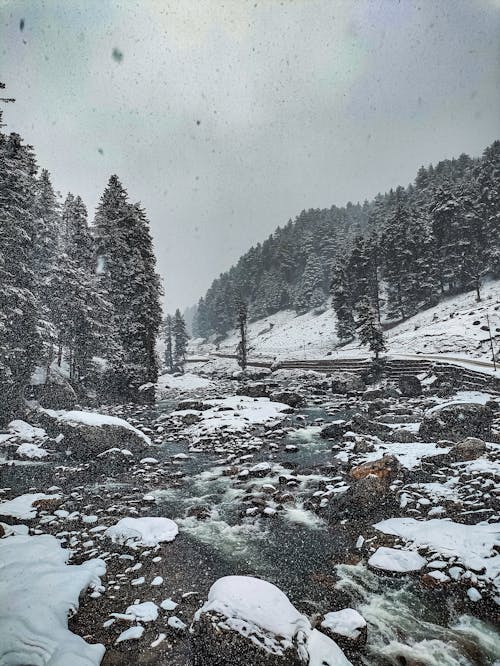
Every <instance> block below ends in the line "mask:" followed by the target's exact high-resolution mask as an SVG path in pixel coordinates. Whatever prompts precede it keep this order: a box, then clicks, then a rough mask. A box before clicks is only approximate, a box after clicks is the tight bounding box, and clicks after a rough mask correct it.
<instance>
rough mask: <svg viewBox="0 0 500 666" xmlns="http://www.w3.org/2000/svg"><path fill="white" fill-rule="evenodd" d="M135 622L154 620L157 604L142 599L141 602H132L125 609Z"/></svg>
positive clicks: (156, 615) (156, 613) (156, 614)
mask: <svg viewBox="0 0 500 666" xmlns="http://www.w3.org/2000/svg"><path fill="white" fill-rule="evenodd" d="M125 614H126V615H131V616H132V617H133V618H134V620H136V621H137V622H154V621H155V620H156V619H157V617H158V606H157V605H156V604H155V603H153V602H152V601H143V602H142V604H133V605H132V606H129V607H128V608H127V610H126V611H125Z"/></svg>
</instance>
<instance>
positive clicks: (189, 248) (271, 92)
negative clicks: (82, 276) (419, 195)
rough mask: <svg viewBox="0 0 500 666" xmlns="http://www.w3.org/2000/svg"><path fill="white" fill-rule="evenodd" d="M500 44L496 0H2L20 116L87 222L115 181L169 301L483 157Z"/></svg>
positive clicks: (15, 121) (499, 74) (191, 296)
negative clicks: (298, 226) (294, 228)
mask: <svg viewBox="0 0 500 666" xmlns="http://www.w3.org/2000/svg"><path fill="white" fill-rule="evenodd" d="M21 19H24V29H23V30H22V31H21V30H20V20H21ZM499 45H500V1H499V0H420V1H417V0H400V1H399V2H398V1H397V0H367V1H362V0H360V1H356V2H355V1H354V0H349V1H345V2H343V1H339V0H316V1H315V0H288V1H287V0H283V1H274V0H252V1H251V2H245V1H244V0H226V1H225V2H219V1H218V0H176V1H175V2H173V1H168V0H138V1H132V0H113V1H112V2H111V1H110V0H36V1H35V0H0V78H1V79H2V80H3V81H5V82H6V83H7V84H8V89H7V92H8V93H9V94H11V95H13V96H15V97H16V98H17V102H16V104H15V105H14V106H9V107H8V108H7V109H6V113H5V118H4V120H5V121H6V122H7V128H8V129H9V130H16V131H19V132H20V133H21V134H22V135H23V136H24V138H25V139H26V140H27V141H28V142H29V143H32V144H33V145H34V146H35V149H36V153H37V156H38V159H39V163H40V165H41V166H43V167H45V168H47V169H49V171H50V172H51V174H52V179H53V182H54V185H55V187H56V188H57V189H58V190H60V191H61V192H62V193H63V194H65V193H66V192H67V191H68V190H70V191H72V192H74V193H75V194H80V195H81V196H82V197H83V199H84V200H85V202H86V204H87V206H88V208H89V213H90V216H91V218H92V217H93V214H94V209H95V206H96V203H97V201H98V198H99V196H100V194H101V193H102V190H103V189H104V187H105V185H106V182H107V179H108V177H109V175H110V174H112V173H117V174H118V175H119V176H120V178H121V180H122V182H123V184H124V185H125V187H127V189H128V191H129V194H130V197H131V199H132V200H140V201H141V202H142V204H143V205H144V206H145V208H146V210H147V212H148V215H149V218H150V220H151V226H152V231H153V235H154V238H155V244H156V251H157V257H158V267H159V270H160V272H161V274H162V276H163V277H164V280H165V291H166V303H167V306H168V308H169V309H173V308H174V307H176V306H180V307H184V306H187V305H190V304H192V303H193V302H195V301H196V300H197V299H198V297H199V296H200V295H202V294H203V293H204V292H205V290H206V289H207V287H208V286H209V284H210V282H211V281H212V279H213V278H214V277H217V276H218V274H219V273H220V272H221V271H223V270H226V269H227V268H229V266H230V265H231V264H232V263H234V262H235V261H236V260H237V259H238V257H239V256H240V255H241V254H242V253H243V252H245V251H246V250H247V249H248V248H249V247H250V246H251V245H252V244H255V243H257V242H258V241H262V240H264V238H266V237H267V236H268V235H269V233H271V232H272V231H273V230H274V229H275V228H276V227H277V226H278V225H283V224H285V223H286V222H287V221H288V219H289V218H290V217H292V218H293V217H295V215H296V214H298V213H299V212H300V211H301V210H302V209H303V208H317V207H329V206H331V205H332V204H337V205H343V204H345V203H346V202H347V201H349V200H352V201H358V200H361V201H362V200H363V199H365V198H371V197H373V196H374V195H375V194H376V193H377V192H379V191H385V190H387V189H389V188H390V187H391V186H395V185H398V184H406V183H407V182H409V181H410V180H411V179H413V177H414V175H415V173H416V170H417V168H418V167H419V165H420V164H428V163H429V162H431V161H432V162H436V161H438V160H440V159H444V158H446V157H452V156H455V155H458V154H460V153H461V152H467V153H469V154H471V155H479V154H480V153H481V151H482V149H483V148H484V147H485V146H486V145H487V144H489V143H491V142H492V141H493V140H494V139H496V138H499V136H500V131H499V130H500V55H499V54H500V51H499V48H500V46H499ZM113 49H118V50H119V51H120V52H121V53H122V54H123V58H122V59H121V61H119V59H116V58H113V57H112V51H113Z"/></svg>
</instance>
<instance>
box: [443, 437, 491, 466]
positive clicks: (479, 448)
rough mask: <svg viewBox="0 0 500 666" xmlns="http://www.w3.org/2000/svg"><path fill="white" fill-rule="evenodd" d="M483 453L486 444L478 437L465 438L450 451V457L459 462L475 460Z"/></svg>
mask: <svg viewBox="0 0 500 666" xmlns="http://www.w3.org/2000/svg"><path fill="white" fill-rule="evenodd" d="M484 453H486V444H485V442H484V441H483V440H482V439H479V438H478V437H466V438H465V439H464V440H462V441H461V442H459V443H458V444H455V446H454V447H453V449H452V450H451V455H452V456H453V457H454V458H455V460H459V461H462V460H475V459H476V458H479V456H482V455H483V454H484Z"/></svg>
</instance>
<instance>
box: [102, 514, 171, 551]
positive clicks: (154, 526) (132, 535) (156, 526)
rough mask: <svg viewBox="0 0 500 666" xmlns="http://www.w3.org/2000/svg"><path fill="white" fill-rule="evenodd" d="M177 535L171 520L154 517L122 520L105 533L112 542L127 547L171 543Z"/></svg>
mask: <svg viewBox="0 0 500 666" xmlns="http://www.w3.org/2000/svg"><path fill="white" fill-rule="evenodd" d="M178 533H179V528H178V527H177V523H175V522H174V521H173V520H170V518H156V517H143V518H122V519H121V520H120V521H118V523H117V524H116V525H113V526H112V527H109V528H108V529H107V530H106V532H105V534H106V535H107V536H108V537H110V538H111V539H112V541H113V542H118V543H124V544H126V545H127V546H134V545H137V546H156V545H158V544H159V543H163V542H164V541H173V540H174V539H175V537H176V536H177V534H178Z"/></svg>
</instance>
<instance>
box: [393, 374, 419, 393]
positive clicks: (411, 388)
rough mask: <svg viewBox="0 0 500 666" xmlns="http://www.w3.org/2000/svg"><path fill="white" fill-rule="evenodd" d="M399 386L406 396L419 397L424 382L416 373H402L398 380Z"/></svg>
mask: <svg viewBox="0 0 500 666" xmlns="http://www.w3.org/2000/svg"><path fill="white" fill-rule="evenodd" d="M398 388H399V390H400V391H401V395H403V396H405V397H406V398H418V396H419V395H422V384H421V383H420V379H419V378H418V377H415V375H402V376H401V377H400V378H399V380H398Z"/></svg>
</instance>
